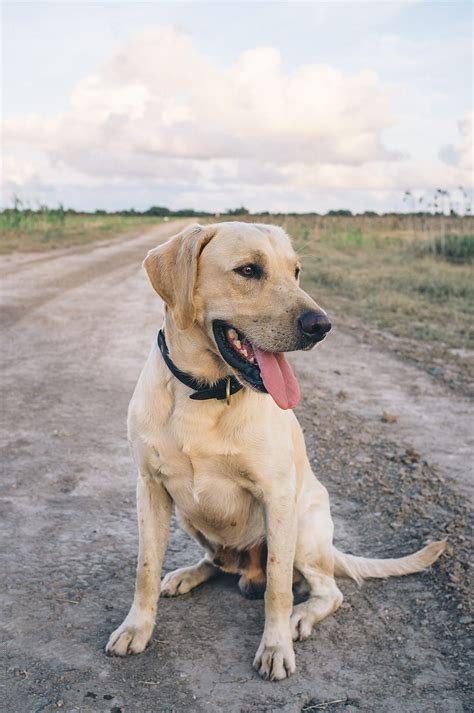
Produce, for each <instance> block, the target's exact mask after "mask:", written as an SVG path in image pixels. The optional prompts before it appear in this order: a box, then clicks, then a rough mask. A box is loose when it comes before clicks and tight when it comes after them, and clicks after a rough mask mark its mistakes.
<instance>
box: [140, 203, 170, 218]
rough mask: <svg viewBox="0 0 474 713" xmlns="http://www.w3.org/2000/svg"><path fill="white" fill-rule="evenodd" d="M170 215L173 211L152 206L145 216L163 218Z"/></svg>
mask: <svg viewBox="0 0 474 713" xmlns="http://www.w3.org/2000/svg"><path fill="white" fill-rule="evenodd" d="M170 213H171V211H170V209H169V208H164V207H163V206H157V205H153V206H151V208H148V210H146V211H145V212H144V214H143V215H153V216H157V217H160V218H163V217H164V216H165V215H170Z"/></svg>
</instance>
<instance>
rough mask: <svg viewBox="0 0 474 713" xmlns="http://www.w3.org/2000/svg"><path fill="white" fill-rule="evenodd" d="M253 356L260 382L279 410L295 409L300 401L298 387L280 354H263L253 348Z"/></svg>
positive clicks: (283, 356) (288, 366)
mask: <svg viewBox="0 0 474 713" xmlns="http://www.w3.org/2000/svg"><path fill="white" fill-rule="evenodd" d="M253 349H254V352H255V356H256V358H257V362H258V365H259V367H260V373H261V375H262V381H263V383H264V385H265V388H266V390H267V391H268V393H269V394H270V395H271V396H272V397H273V400H274V401H275V403H277V404H278V406H279V407H280V408H283V409H287V408H295V406H297V405H298V403H299V400H300V396H301V394H300V386H299V384H298V382H297V381H296V377H295V375H294V374H293V369H292V368H291V366H290V365H289V364H288V362H287V360H286V357H285V355H284V354H282V353H281V352H275V353H274V352H263V351H262V350H261V349H258V348H257V347H255V346H254V348H253Z"/></svg>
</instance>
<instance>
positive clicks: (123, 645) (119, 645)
mask: <svg viewBox="0 0 474 713" xmlns="http://www.w3.org/2000/svg"><path fill="white" fill-rule="evenodd" d="M153 627H154V621H139V620H137V619H131V620H130V619H129V618H128V617H127V619H125V621H124V622H123V624H121V625H120V626H119V628H118V629H116V630H115V631H114V632H113V634H111V635H110V638H109V640H108V642H107V645H106V647H105V651H106V653H108V654H109V656H130V655H132V654H141V652H142V651H144V650H145V649H146V645H147V644H148V642H149V641H150V638H151V635H152V633H153Z"/></svg>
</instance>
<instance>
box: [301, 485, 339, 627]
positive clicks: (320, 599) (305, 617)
mask: <svg viewBox="0 0 474 713" xmlns="http://www.w3.org/2000/svg"><path fill="white" fill-rule="evenodd" d="M332 536H333V524H332V519H331V513H330V509H329V498H328V495H327V491H326V489H325V488H323V487H322V486H321V485H318V489H317V490H316V489H315V490H314V499H313V500H312V501H309V502H307V503H306V504H305V509H304V512H302V513H300V518H299V521H298V538H297V544H296V553H295V563H294V566H295V570H296V571H297V572H299V574H300V575H302V577H303V578H304V584H305V585H306V588H307V589H309V598H308V599H307V601H305V602H303V603H302V604H297V605H296V606H295V607H294V608H293V612H292V614H291V618H290V624H291V632H292V636H293V639H294V640H295V639H306V638H308V636H309V635H310V634H311V630H312V628H313V626H314V625H315V624H317V623H318V622H319V621H321V620H322V619H324V618H325V617H327V616H329V614H332V613H333V612H335V611H336V609H338V608H339V607H340V606H341V604H342V593H341V591H340V590H339V588H338V587H337V585H336V582H335V580H334V553H333V545H332Z"/></svg>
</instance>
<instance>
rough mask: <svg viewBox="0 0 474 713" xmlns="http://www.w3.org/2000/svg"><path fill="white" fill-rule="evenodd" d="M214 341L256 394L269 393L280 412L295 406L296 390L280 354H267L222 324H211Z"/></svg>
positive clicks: (291, 375) (291, 371) (239, 333)
mask: <svg viewBox="0 0 474 713" xmlns="http://www.w3.org/2000/svg"><path fill="white" fill-rule="evenodd" d="M213 330H214V338H215V340H216V344H217V347H218V349H219V351H220V353H221V356H222V358H223V359H224V360H225V361H226V362H227V364H229V366H231V367H232V368H233V369H234V370H235V371H237V373H238V375H239V377H240V379H241V380H242V381H244V382H246V383H247V384H249V386H251V387H252V388H254V389H257V391H263V392H264V393H269V394H270V395H271V396H272V398H273V400H274V401H275V403H277V404H278V406H279V407H280V408H282V409H289V408H290V409H291V408H295V406H297V404H298V402H299V400H300V387H299V384H298V382H297V380H296V377H295V375H294V373H293V370H292V368H291V366H290V365H289V363H288V361H287V360H286V357H285V355H284V354H283V352H267V351H264V350H263V349H259V348H258V347H257V346H256V345H255V344H252V342H251V341H250V340H249V339H248V338H247V337H246V336H245V335H244V334H242V332H240V331H239V330H238V329H236V328H235V327H233V326H232V325H230V324H227V323H226V322H221V321H218V320H216V321H215V322H214V324H213Z"/></svg>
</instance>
